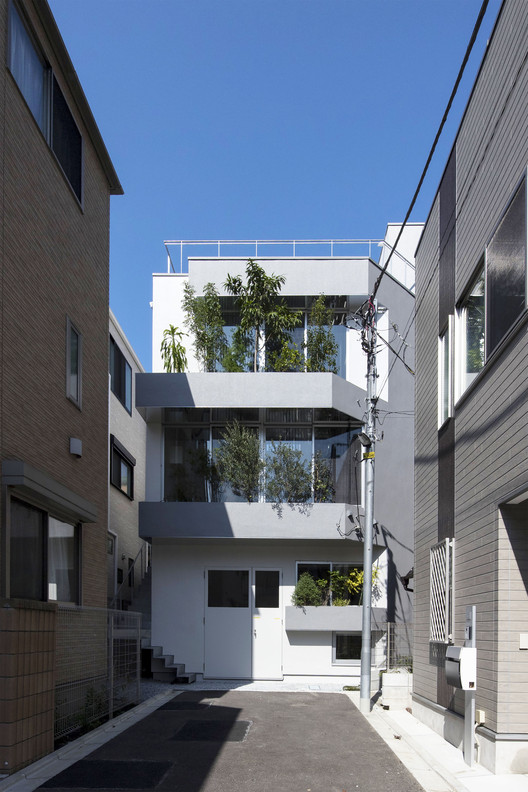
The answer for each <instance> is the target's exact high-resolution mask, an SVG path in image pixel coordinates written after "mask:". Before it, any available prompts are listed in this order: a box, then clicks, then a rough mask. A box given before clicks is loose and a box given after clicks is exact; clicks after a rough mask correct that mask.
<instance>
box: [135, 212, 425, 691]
mask: <svg viewBox="0 0 528 792" xmlns="http://www.w3.org/2000/svg"><path fill="white" fill-rule="evenodd" d="M410 233H411V237H412V240H411V242H409V241H408V237H406V236H405V235H404V239H405V241H406V243H407V244H408V246H409V247H411V248H412V245H413V243H414V238H415V234H416V229H415V228H414V227H411V231H410ZM399 249H403V248H402V247H401V245H400V246H399ZM256 260H257V261H258V263H259V264H260V265H261V266H262V267H263V268H264V269H265V270H266V272H267V273H268V274H272V273H273V274H276V275H284V276H285V284H284V286H283V289H282V291H281V295H282V296H285V297H299V296H301V297H306V298H312V297H313V298H315V297H317V296H319V294H321V293H323V294H325V295H326V296H328V297H331V296H339V297H340V298H342V299H343V300H344V302H345V304H346V315H347V321H346V322H343V324H341V325H340V326H339V327H338V328H337V333H338V338H339V343H340V349H341V353H342V354H341V366H340V376H337V375H335V374H331V373H277V372H275V373H272V372H260V373H234V374H230V373H222V372H217V373H203V372H201V371H200V366H199V363H198V361H197V360H196V359H195V357H194V355H193V350H192V339H189V338H188V339H185V340H184V343H185V346H186V348H187V357H188V364H189V373H187V374H163V373H161V372H162V371H163V365H162V360H161V356H160V344H161V340H162V336H163V331H164V330H165V329H166V328H168V327H169V325H171V324H172V325H175V326H176V327H178V328H179V329H180V330H183V331H184V332H186V331H187V330H186V327H185V315H184V312H183V309H182V306H181V303H182V297H183V290H184V285H185V283H186V282H187V281H188V282H189V283H190V284H191V285H192V286H193V287H194V289H195V292H196V294H197V295H200V294H202V293H203V289H204V286H205V285H206V284H207V283H209V282H213V283H214V284H215V286H216V288H217V290H218V292H219V294H220V295H221V296H224V295H226V291H225V287H224V283H225V280H226V277H227V275H228V274H230V275H237V274H240V275H241V276H242V277H243V276H244V273H245V268H246V264H247V258H244V259H235V258H189V262H188V270H189V271H188V274H175V273H170V274H159V275H158V274H156V275H154V276H153V301H152V308H153V345H152V351H153V372H154V373H153V374H149V375H141V376H139V377H138V389H137V405H138V407H140V408H141V409H142V410H143V411H144V415H145V417H146V420H147V425H148V440H147V484H146V502H145V503H144V504H143V505H142V506H141V508H140V533H141V536H142V537H145V538H146V537H148V538H150V539H151V540H152V553H153V562H152V574H153V584H152V585H153V588H152V643H153V644H154V645H160V646H163V652H164V653H165V654H173V655H174V658H175V662H177V663H184V664H185V668H186V671H188V672H194V673H197V674H203V675H204V676H205V677H206V678H214V677H226V678H229V677H230V678H262V679H266V678H283V677H285V676H288V677H295V676H303V677H306V676H308V677H321V676H329V677H333V678H343V679H346V680H347V681H348V683H349V684H354V683H356V682H357V680H358V678H359V657H357V656H355V654H356V650H355V649H353V648H351V647H352V644H354V642H356V644H354V646H357V641H358V640H359V639H360V634H361V607H360V606H359V605H357V604H354V605H349V606H347V607H335V606H334V607H331V606H326V607H325V606H321V607H318V608H308V609H307V612H306V613H303V612H302V609H299V608H292V606H291V596H292V593H293V590H294V586H295V583H296V580H297V577H298V575H299V569H300V568H301V569H302V568H303V565H304V566H306V565H308V566H309V565H315V567H317V568H322V567H324V566H325V565H327V566H328V568H329V569H334V568H336V569H337V567H339V568H345V567H346V566H347V565H348V566H349V567H353V566H357V567H361V566H362V562H363V543H362V541H361V539H362V533H361V529H362V521H363V516H364V508H363V488H362V471H361V447H360V444H359V441H357V440H356V439H355V438H356V437H357V433H358V432H359V431H360V429H361V426H362V421H363V416H364V411H365V396H366V393H365V385H366V359H365V356H364V353H363V351H362V348H361V334H360V330H359V328H358V327H357V326H355V325H354V321H353V319H351V316H352V314H353V312H354V311H355V310H357V309H358V308H359V307H360V306H361V305H362V304H363V302H364V301H365V299H366V298H367V297H368V295H369V294H370V292H371V290H372V288H373V285H374V283H375V281H376V279H377V278H378V276H379V274H380V271H381V268H380V266H379V265H378V264H376V263H375V262H373V261H372V260H371V259H369V258H360V257H339V258H337V257H336V258H334V257H326V258H325V257H317V258H310V257H287V258H271V257H268V258H261V257H258V259H256ZM398 260H399V262H400V264H398V267H399V269H398V267H397V268H396V270H395V271H396V272H397V275H398V274H400V275H402V276H404V277H402V280H401V281H400V280H399V279H398V277H397V276H395V275H392V274H387V275H386V276H385V277H384V278H383V282H382V285H381V288H380V290H379V292H378V305H377V308H378V312H377V320H378V330H379V334H380V336H382V337H383V338H384V339H385V341H386V342H388V343H387V344H380V348H379V354H378V371H379V386H380V394H379V395H380V398H379V402H378V406H379V408H380V411H382V413H383V421H384V434H385V439H384V440H383V442H380V450H379V454H380V457H381V458H380V463H379V474H378V478H377V482H376V502H375V518H376V521H377V524H376V528H375V539H374V542H375V547H374V559H375V567H376V569H377V573H376V574H377V581H376V587H375V596H374V600H373V606H374V608H373V646H374V651H373V673H377V672H376V668H377V666H378V665H379V664H380V663H381V662H382V660H383V656H384V639H383V637H382V624H383V623H384V622H386V621H387V620H389V621H406V620H407V621H408V620H410V619H411V599H410V595H409V593H408V592H407V591H405V590H404V588H403V586H402V585H401V583H400V576H403V575H405V574H406V573H407V572H408V571H409V569H410V568H411V567H412V553H411V550H410V548H411V546H412V505H413V489H412V449H413V433H412V417H411V414H410V413H411V412H412V406H413V382H412V378H411V376H410V375H409V373H408V372H407V371H405V370H404V369H403V367H400V366H394V367H393V366H392V363H393V362H394V360H395V358H394V355H393V352H392V351H391V350H390V349H389V346H388V344H390V343H391V341H392V340H393V338H394V332H393V330H392V324H393V323H395V324H397V325H399V326H404V325H405V324H406V323H407V322H408V321H409V318H410V316H411V314H412V311H413V309H414V296H413V293H412V288H409V287H408V286H407V285H405V284H406V283H407V284H410V285H411V286H412V285H413V284H414V269H413V266H412V262H408V263H407V265H406V268H405V272H403V271H401V266H400V265H401V263H402V261H403V260H402V259H401V258H399V259H398ZM402 281H403V282H402ZM308 303H309V300H308ZM347 325H348V326H347ZM409 356H410V353H408V358H409ZM408 362H409V363H410V364H411V363H412V361H411V360H410V359H408ZM389 372H390V374H389ZM389 379H390V383H389ZM230 411H231V412H230ZM232 411H239V412H240V411H246V412H247V411H250V412H251V415H252V416H253V417H252V419H251V421H252V422H253V424H254V426H255V431H258V432H259V436H260V437H261V441H262V447H263V448H265V447H266V443H267V442H268V437H271V435H268V432H269V431H270V427H272V426H273V424H274V421H275V423H276V421H277V420H279V422H280V420H281V419H280V417H277V416H280V415H284V416H286V415H290V416H295V415H296V416H297V417H296V418H290V419H289V421H290V422H289V424H288V426H289V428H290V429H291V428H292V427H294V428H295V427H296V428H297V429H298V430H299V431H301V430H302V431H303V432H304V435H303V436H306V437H307V438H308V439H307V440H306V445H307V447H308V448H309V449H310V450H309V451H308V452H307V453H309V455H310V456H311V455H312V454H313V453H314V450H315V449H316V448H317V447H318V446H317V443H318V442H320V443H322V442H323V441H320V440H318V438H321V437H326V436H328V437H333V436H334V435H335V438H336V439H335V441H330V440H329V441H328V442H329V443H331V442H333V443H334V445H333V448H334V452H332V453H335V459H334V463H335V465H336V466H337V467H339V465H340V464H341V456H342V459H345V457H346V459H347V465H348V467H346V469H345V468H344V467H343V468H342V472H343V476H342V478H343V480H344V483H342V485H341V490H340V491H339V492H337V490H336V493H337V494H336V495H335V497H334V500H335V501H336V502H333V503H312V504H310V503H308V504H297V505H293V504H292V505H286V504H283V506H282V507H281V508H277V507H276V505H275V504H272V503H266V502H264V501H265V498H264V496H263V495H261V496H260V499H259V502H258V503H251V504H248V503H241V502H232V501H230V499H229V498H226V499H222V498H220V499H219V500H218V502H208V501H207V497H206V498H202V499H200V498H194V497H189V498H188V499H186V496H185V495H183V496H181V497H180V496H179V495H178V494H177V490H178V483H177V480H176V484H175V483H174V477H173V479H171V481H170V484H169V479H168V478H167V477H168V469H169V467H170V466H172V467H174V468H175V470H176V469H177V470H179V471H180V475H182V471H183V472H184V468H182V466H181V462H178V464H176V461H177V459H178V460H179V459H180V457H181V453H182V452H178V453H176V452H172V451H171V449H170V446H168V445H167V444H168V443H170V442H173V439H172V438H174V437H179V434H181V435H182V436H183V435H184V434H185V433H187V434H186V435H185V436H189V437H191V436H192V437H198V436H200V437H203V438H206V439H204V440H203V441H202V442H203V448H204V449H207V450H208V452H210V453H213V449H214V447H215V446H214V443H215V438H218V437H219V436H221V432H222V420H224V418H223V417H222V416H224V415H225V414H226V413H227V412H230V414H231V413H232ZM233 414H234V413H233ZM175 416H180V417H179V418H178V417H175ZM182 416H183V417H182ZM307 416H308V417H307ZM284 420H286V418H284ZM178 421H180V423H178ZM181 421H184V423H181ZM292 421H293V423H292ZM185 422H187V423H185ZM200 422H202V423H200ZM285 426H286V424H285ZM347 427H348V428H347ZM274 431H275V432H276V433H277V432H279V433H280V431H282V430H281V429H280V427H279V428H277V427H276V426H275V429H274ZM339 432H344V433H345V435H346V433H347V432H348V435H346V436H347V437H348V438H349V440H348V442H349V443H352V445H349V446H347V448H348V450H347V451H343V450H342V448H341V447H340V446H339V442H341V446H342V445H343V441H338V439H337V438H338V434H339ZM277 436H279V435H278V434H277ZM169 438H171V439H169ZM309 438H311V440H310V439H309ZM354 443H355V445H354ZM182 448H183V446H182ZM336 449H337V450H336ZM178 454H180V456H178ZM329 458H330V457H329ZM333 458H334V457H333ZM343 464H344V463H343ZM176 478H177V477H176ZM168 487H169V489H168ZM175 492H176V494H175ZM209 500H211V499H209ZM213 500H214V499H213ZM219 581H222V582H219ZM225 581H231V582H230V583H229V585H231V584H232V585H233V587H234V589H236V592H235V594H234V595H233V596H234V600H233V601H235V600H236V605H233V604H231V606H230V605H228V603H227V601H226V602H224V601H223V600H222V597H223V596H224V594H223V593H222V592H221V588H222V586H223V585H224V583H225ZM226 585H227V583H226ZM265 586H269V589H266V590H264V589H265ZM263 602H264V605H262V603H263ZM301 613H302V616H301ZM259 639H260V640H259ZM343 642H344V643H345V644H346V645H347V649H346V652H345V654H346V657H343V651H342V645H343ZM347 642H349V643H347ZM336 647H337V649H336ZM353 655H354V656H353Z"/></svg>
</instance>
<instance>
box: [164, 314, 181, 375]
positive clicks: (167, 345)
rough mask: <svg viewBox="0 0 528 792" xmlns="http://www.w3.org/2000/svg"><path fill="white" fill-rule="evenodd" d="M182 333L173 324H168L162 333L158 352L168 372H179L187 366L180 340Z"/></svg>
mask: <svg viewBox="0 0 528 792" xmlns="http://www.w3.org/2000/svg"><path fill="white" fill-rule="evenodd" d="M184 335H185V333H182V332H181V330H178V328H177V327H174V325H169V327H168V328H167V330H165V332H164V333H163V340H162V342H161V347H160V353H161V359H162V360H163V368H164V369H165V371H166V372H167V373H168V374H170V373H172V372H177V373H180V374H181V373H182V372H184V371H185V369H186V368H187V354H186V351H185V347H184V346H183V344H182V342H181V341H182V338H183V337H184Z"/></svg>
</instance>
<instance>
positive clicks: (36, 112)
mask: <svg viewBox="0 0 528 792" xmlns="http://www.w3.org/2000/svg"><path fill="white" fill-rule="evenodd" d="M8 64H9V69H10V71H11V74H12V75H13V77H14V79H15V81H16V83H17V85H18V87H19V88H20V91H21V93H22V96H23V97H24V99H25V100H26V102H27V105H28V107H29V109H30V110H31V112H32V114H33V116H34V118H35V120H36V122H37V124H38V125H39V127H40V129H41V131H42V134H43V135H44V137H45V138H46V141H47V142H48V144H49V146H50V147H51V149H52V150H53V153H54V154H55V156H56V158H57V161H58V162H59V164H60V166H61V168H62V170H63V172H64V175H65V176H66V178H67V180H68V182H69V183H70V185H71V187H72V189H73V191H74V193H75V195H76V196H77V198H78V199H79V201H82V167H83V152H82V146H83V143H82V136H81V133H80V132H79V129H78V128H77V125H76V123H75V120H74V118H73V115H72V113H71V112H70V109H69V107H68V104H67V102H66V99H65V97H64V94H63V93H62V91H61V89H60V87H59V84H58V82H57V79H56V78H55V76H54V75H53V74H52V71H51V69H50V68H49V66H48V65H47V64H46V63H45V61H44V59H43V58H42V57H41V55H40V52H39V51H38V49H37V47H36V46H35V44H34V41H33V37H32V36H31V35H30V33H29V31H28V29H27V28H26V25H25V24H24V22H23V20H22V17H21V16H20V14H19V12H18V11H17V9H16V7H15V4H14V3H13V2H11V4H10V6H9V55H8Z"/></svg>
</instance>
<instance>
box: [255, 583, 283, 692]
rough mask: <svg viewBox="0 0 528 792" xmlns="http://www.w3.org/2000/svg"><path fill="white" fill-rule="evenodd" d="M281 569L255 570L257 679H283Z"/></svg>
mask: <svg viewBox="0 0 528 792" xmlns="http://www.w3.org/2000/svg"><path fill="white" fill-rule="evenodd" d="M281 582H282V581H281V571H280V569H254V570H253V660H252V670H253V679H282V603H281Z"/></svg>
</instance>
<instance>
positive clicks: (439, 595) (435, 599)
mask: <svg viewBox="0 0 528 792" xmlns="http://www.w3.org/2000/svg"><path fill="white" fill-rule="evenodd" d="M454 544H455V540H454V539H444V540H443V541H442V542H439V543H438V544H436V545H434V547H432V548H431V550H430V553H429V557H430V575H431V579H430V601H431V605H430V607H431V629H430V638H429V640H430V641H431V642H433V643H445V644H447V643H449V642H450V641H451V640H452V637H453V624H454V597H453V587H454Z"/></svg>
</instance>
